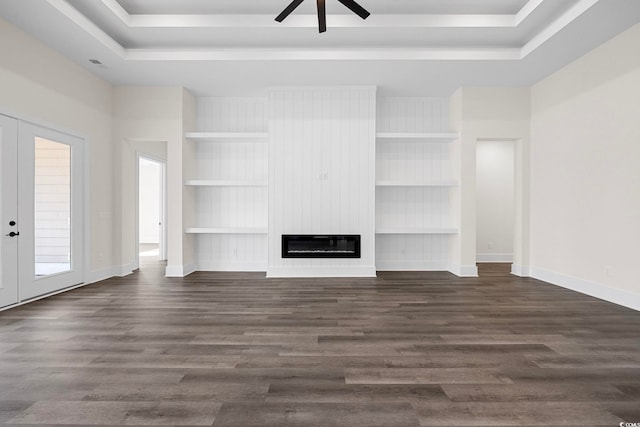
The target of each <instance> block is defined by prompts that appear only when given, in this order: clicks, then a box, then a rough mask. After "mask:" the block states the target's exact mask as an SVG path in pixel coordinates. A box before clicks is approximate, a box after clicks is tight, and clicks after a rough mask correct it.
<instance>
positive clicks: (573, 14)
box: [520, 0, 600, 59]
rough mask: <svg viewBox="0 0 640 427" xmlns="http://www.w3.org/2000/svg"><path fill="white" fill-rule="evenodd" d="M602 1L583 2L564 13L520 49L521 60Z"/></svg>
mask: <svg viewBox="0 0 640 427" xmlns="http://www.w3.org/2000/svg"><path fill="white" fill-rule="evenodd" d="M599 1H600V0H581V1H579V2H578V3H576V4H574V5H573V6H572V7H571V8H569V10H567V11H566V12H565V13H563V14H562V15H561V16H560V17H558V19H556V20H555V21H553V22H552V23H551V24H549V26H547V27H546V28H545V29H544V30H542V31H541V32H540V33H538V34H536V35H535V36H533V37H532V38H531V39H530V40H529V41H528V42H527V43H526V44H525V45H524V46H522V48H521V49H520V59H524V58H526V57H527V56H529V55H530V54H531V53H533V52H534V51H535V50H536V49H538V48H539V47H540V46H542V45H543V44H544V43H546V42H547V41H549V40H550V39H551V38H552V37H554V36H555V35H556V34H558V33H559V32H560V31H562V30H563V29H565V28H566V27H567V26H568V25H569V24H571V23H572V22H573V21H575V20H576V19H578V18H579V17H580V16H581V15H582V14H584V13H585V12H586V11H587V10H589V9H591V7H593V6H594V5H595V4H596V3H598V2H599Z"/></svg>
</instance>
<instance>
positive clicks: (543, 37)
mask: <svg viewBox="0 0 640 427" xmlns="http://www.w3.org/2000/svg"><path fill="white" fill-rule="evenodd" d="M46 1H47V2H48V3H49V4H50V5H51V6H52V7H54V8H55V9H57V10H58V11H59V12H60V13H61V14H63V15H64V16H66V17H67V18H68V19H69V20H70V21H72V22H73V23H74V24H75V25H77V26H78V27H79V28H81V29H82V30H83V31H85V32H86V33H87V34H88V35H90V36H91V37H93V38H94V39H96V40H97V41H99V42H100V43H101V44H103V45H104V46H105V47H107V48H108V49H109V50H111V51H112V52H113V53H115V54H116V55H117V56H119V57H120V58H121V59H123V60H129V61H239V60H240V61H252V60H255V61H296V60H341V61H344V60H354V61H366V60H414V61H415V60H423V61H432V60H433V61H436V60H441V61H505V60H514V61H515V60H521V59H523V58H525V57H527V56H528V55H530V54H531V53H533V52H534V51H535V50H536V49H537V48H539V47H540V46H542V45H543V44H544V43H545V42H546V41H548V40H549V39H551V38H552V37H554V36H555V35H556V34H557V33H558V32H560V31H561V30H562V29H563V28H565V27H566V26H567V25H569V24H570V23H571V22H573V21H574V20H575V19H577V18H578V17H580V16H581V15H582V14H583V13H585V12H586V11H587V10H589V9H590V8H591V7H593V6H594V5H595V4H597V3H598V2H599V1H601V0H580V1H578V2H577V3H576V4H575V5H574V6H573V7H571V8H570V9H569V10H567V11H566V12H565V13H563V14H562V15H561V16H560V17H559V18H558V19H556V20H555V21H553V22H552V23H550V24H549V25H548V26H546V27H545V28H543V29H542V30H541V31H540V32H539V33H538V34H536V35H535V36H533V37H532V38H531V39H530V40H529V41H527V42H526V43H525V44H524V45H523V46H522V47H516V48H495V49H487V48H470V49H428V48H420V47H416V48H341V49H317V48H305V47H303V48H255V49H251V48H227V49H219V48H217V49H179V50H176V49H164V48H162V47H159V48H157V49H156V48H154V49H127V48H124V47H123V46H122V45H120V44H119V43H118V42H117V41H116V40H114V39H113V38H112V37H111V36H110V35H109V34H107V33H106V32H105V31H104V30H102V29H101V28H100V27H98V26H97V25H96V24H95V23H93V22H92V21H91V20H89V19H88V18H87V17H86V16H84V15H83V14H82V13H80V12H79V11H78V10H76V9H75V8H74V7H73V6H72V5H71V4H69V2H68V1H67V0H46ZM100 1H101V2H102V3H103V4H104V5H105V6H106V7H107V8H108V9H109V10H110V11H111V12H112V13H113V14H114V15H115V16H116V17H117V18H118V19H119V20H120V21H122V22H123V23H124V24H125V25H127V26H128V27H130V28H204V27H206V28H247V27H258V28H270V27H273V28H280V27H282V26H283V24H284V26H286V27H292V28H307V27H316V26H317V16H316V15H302V16H300V15H296V16H293V15H292V16H290V19H288V20H287V21H286V22H285V23H283V24H279V23H277V22H275V21H273V16H271V15H131V14H129V13H128V12H127V11H126V10H125V9H124V8H123V7H122V6H121V5H120V3H118V1H117V0H100ZM549 1H553V0H529V1H528V2H527V3H526V4H525V6H524V7H523V8H522V9H521V10H520V11H519V12H518V13H517V14H516V15H378V16H375V17H374V16H373V15H372V16H371V17H370V19H368V20H367V21H366V22H363V21H362V20H360V19H358V17H355V16H352V15H329V16H328V17H327V19H328V20H330V21H329V22H331V24H330V25H331V26H332V27H338V28H370V27H374V28H429V27H432V28H516V27H518V26H519V25H521V24H522V23H523V22H525V21H526V19H527V18H529V17H530V16H531V15H532V13H533V12H534V11H535V10H536V9H538V8H539V7H540V6H541V5H542V4H543V3H545V2H549Z"/></svg>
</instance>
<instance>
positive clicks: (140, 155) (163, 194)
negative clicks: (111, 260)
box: [134, 141, 168, 270]
mask: <svg viewBox="0 0 640 427" xmlns="http://www.w3.org/2000/svg"><path fill="white" fill-rule="evenodd" d="M157 142H164V141H157ZM135 153H136V160H135V163H136V165H135V167H136V171H135V175H136V186H135V193H136V200H135V213H136V214H135V222H136V224H135V230H136V237H135V243H136V251H135V252H136V257H135V259H136V261H135V262H136V265H135V268H134V270H137V269H139V268H140V160H141V159H144V160H147V161H150V162H153V163H157V164H158V165H159V166H160V180H161V183H160V187H161V188H160V198H161V200H162V206H159V210H160V212H159V213H160V222H161V223H162V227H161V229H160V230H159V235H160V243H159V249H160V250H159V253H158V260H160V261H166V260H167V256H166V255H167V254H166V251H167V232H168V230H167V221H166V219H167V217H168V212H167V206H166V200H167V188H168V187H167V173H166V172H167V160H166V159H162V158H160V157H156V156H153V155H151V154H147V153H145V152H143V151H141V150H138V149H136V150H135ZM163 248H164V252H163Z"/></svg>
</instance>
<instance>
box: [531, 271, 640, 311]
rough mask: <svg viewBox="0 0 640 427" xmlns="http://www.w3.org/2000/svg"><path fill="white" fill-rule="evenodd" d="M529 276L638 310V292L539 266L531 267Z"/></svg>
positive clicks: (639, 294)
mask: <svg viewBox="0 0 640 427" xmlns="http://www.w3.org/2000/svg"><path fill="white" fill-rule="evenodd" d="M531 277H533V278H534V279H538V280H542V281H543V282H547V283H549V284H552V285H555V286H560V287H562V288H565V289H570V290H572V291H575V292H579V293H581V294H585V295H588V296H591V297H594V298H598V299H601V300H604V301H608V302H611V303H614V304H618V305H621V306H623V307H628V308H631V309H633V310H637V311H640V293H635V292H629V291H626V290H623V289H618V288H612V287H610V286H607V285H604V284H602V283H597V282H592V281H589V280H585V279H580V278H577V277H573V276H568V275H565V274H562V273H558V272H555V271H551V270H546V269H544V268H539V267H531Z"/></svg>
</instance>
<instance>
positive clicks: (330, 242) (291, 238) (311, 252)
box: [282, 234, 360, 258]
mask: <svg viewBox="0 0 640 427" xmlns="http://www.w3.org/2000/svg"><path fill="white" fill-rule="evenodd" d="M282 258H360V235H359V234H350V235H344V234H341V235H327V234H318V235H313V234H283V235H282Z"/></svg>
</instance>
